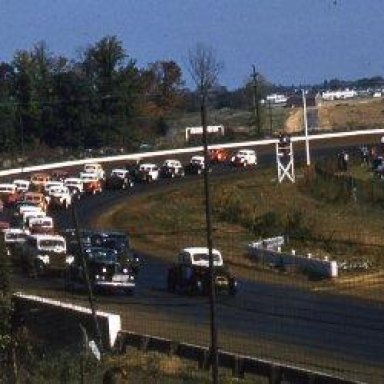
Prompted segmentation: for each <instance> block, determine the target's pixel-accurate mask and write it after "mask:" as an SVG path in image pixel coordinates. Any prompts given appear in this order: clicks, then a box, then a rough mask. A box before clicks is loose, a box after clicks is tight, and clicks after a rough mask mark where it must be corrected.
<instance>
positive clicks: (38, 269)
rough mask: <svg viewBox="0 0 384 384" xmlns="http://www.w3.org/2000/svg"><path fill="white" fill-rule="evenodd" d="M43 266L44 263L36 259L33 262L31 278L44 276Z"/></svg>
mask: <svg viewBox="0 0 384 384" xmlns="http://www.w3.org/2000/svg"><path fill="white" fill-rule="evenodd" d="M45 269H46V268H45V265H44V263H43V262H42V261H41V260H39V259H36V260H34V262H33V268H32V271H31V272H32V274H31V275H32V277H41V276H43V275H44V273H45Z"/></svg>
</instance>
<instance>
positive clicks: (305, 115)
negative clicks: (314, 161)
mask: <svg viewBox="0 0 384 384" xmlns="http://www.w3.org/2000/svg"><path fill="white" fill-rule="evenodd" d="M301 92H302V96H303V113H304V133H305V153H306V159H307V166H310V165H311V155H310V152H309V138H308V119H307V98H306V96H305V91H304V89H302V90H301Z"/></svg>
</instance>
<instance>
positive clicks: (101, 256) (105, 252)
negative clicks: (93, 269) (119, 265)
mask: <svg viewBox="0 0 384 384" xmlns="http://www.w3.org/2000/svg"><path fill="white" fill-rule="evenodd" d="M86 252H87V254H88V257H89V258H90V259H91V260H94V261H97V262H104V263H105V262H106V263H116V262H117V254H116V252H115V251H113V250H112V249H105V248H98V249H95V248H92V249H88V250H87V251H86Z"/></svg>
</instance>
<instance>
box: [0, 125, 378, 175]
mask: <svg viewBox="0 0 384 384" xmlns="http://www.w3.org/2000/svg"><path fill="white" fill-rule="evenodd" d="M378 134H384V129H383V128H380V129H370V130H360V131H348V132H336V133H322V134H317V135H308V140H310V141H313V140H324V139H336V138H341V137H349V136H361V135H378ZM291 140H292V142H300V141H305V140H306V137H305V136H295V137H292V139H291ZM277 142H278V139H266V140H255V141H245V142H244V141H243V142H240V143H226V144H214V145H210V146H209V148H242V147H254V146H263V145H271V144H275V143H277ZM202 150H203V147H202V146H198V147H190V148H179V149H167V150H163V151H154V152H143V153H134V154H129V155H116V156H107V157H92V158H86V159H81V160H71V161H63V162H59V163H51V164H40V165H33V166H29V167H23V168H21V167H20V168H14V169H6V170H2V171H0V177H1V176H9V175H16V174H20V173H23V172H35V171H44V170H49V169H56V168H65V167H72V166H76V165H83V164H86V163H89V162H94V163H96V162H97V163H108V162H115V161H124V160H135V159H138V158H140V159H144V158H149V157H156V156H167V155H170V156H174V155H180V154H184V153H193V152H200V151H202Z"/></svg>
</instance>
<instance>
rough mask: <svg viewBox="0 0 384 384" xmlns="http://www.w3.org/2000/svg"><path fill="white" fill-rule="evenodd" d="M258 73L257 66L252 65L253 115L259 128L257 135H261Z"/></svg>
mask: <svg viewBox="0 0 384 384" xmlns="http://www.w3.org/2000/svg"><path fill="white" fill-rule="evenodd" d="M258 75H259V74H258V73H257V72H256V67H255V66H254V65H252V78H253V97H252V101H253V115H254V119H255V126H256V129H257V136H259V137H260V136H261V125H260V104H259V95H258V82H257V77H258Z"/></svg>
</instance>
